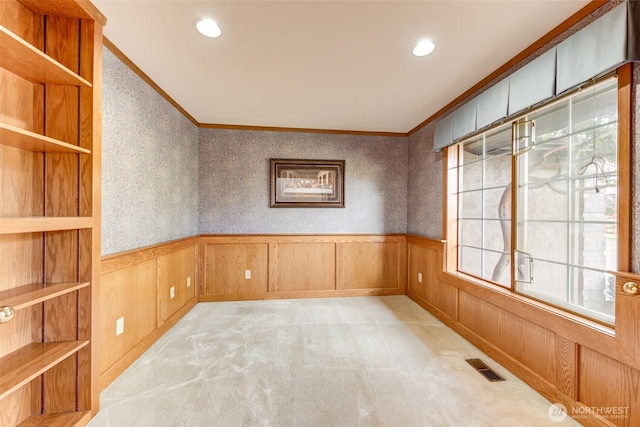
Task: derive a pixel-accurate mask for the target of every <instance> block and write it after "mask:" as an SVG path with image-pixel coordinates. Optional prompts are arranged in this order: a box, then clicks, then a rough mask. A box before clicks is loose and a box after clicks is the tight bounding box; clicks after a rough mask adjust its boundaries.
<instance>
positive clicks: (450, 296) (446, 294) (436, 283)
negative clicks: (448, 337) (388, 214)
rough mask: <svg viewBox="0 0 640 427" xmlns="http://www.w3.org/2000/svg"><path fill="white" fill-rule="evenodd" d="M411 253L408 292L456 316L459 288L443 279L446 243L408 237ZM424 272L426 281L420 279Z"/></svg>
mask: <svg viewBox="0 0 640 427" xmlns="http://www.w3.org/2000/svg"><path fill="white" fill-rule="evenodd" d="M407 252H408V253H409V278H408V284H409V285H408V286H409V288H408V292H407V293H408V294H409V295H411V296H412V297H414V298H419V299H421V301H422V302H423V303H426V304H429V305H430V306H432V307H433V308H434V309H436V310H438V311H439V312H440V313H442V314H443V315H446V316H448V317H451V318H453V319H455V317H456V314H457V289H456V288H453V287H451V286H448V285H446V284H444V283H442V282H441V281H440V279H439V276H440V273H441V271H442V265H443V260H442V256H443V244H442V243H441V242H435V241H432V242H430V243H429V242H426V241H424V240H422V239H416V238H414V237H412V236H408V237H407ZM418 274H422V283H420V282H419V281H418Z"/></svg>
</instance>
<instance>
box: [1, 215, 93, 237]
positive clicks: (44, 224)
mask: <svg viewBox="0 0 640 427" xmlns="http://www.w3.org/2000/svg"><path fill="white" fill-rule="evenodd" d="M92 227H93V218H92V217H89V216H77V217H75V216H74V217H50V216H48V217H47V216H35V217H13V218H0V234H17V233H38V232H41V231H65V230H80V229H85V228H92Z"/></svg>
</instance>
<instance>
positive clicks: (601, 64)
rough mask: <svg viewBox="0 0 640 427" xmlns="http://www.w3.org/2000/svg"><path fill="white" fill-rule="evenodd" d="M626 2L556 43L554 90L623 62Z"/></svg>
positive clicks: (625, 35)
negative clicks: (556, 68)
mask: <svg viewBox="0 0 640 427" xmlns="http://www.w3.org/2000/svg"><path fill="white" fill-rule="evenodd" d="M633 3H636V4H637V2H633ZM626 6H627V3H625V4H622V5H620V6H618V7H616V8H615V9H613V10H612V11H611V12H609V13H607V14H606V15H604V16H603V17H601V18H599V19H597V20H596V21H594V22H592V23H591V24H589V25H587V26H586V27H584V28H583V29H581V30H580V31H578V32H577V33H575V34H574V35H572V36H571V37H569V38H567V39H566V40H565V41H563V42H562V43H560V44H559V45H558V70H557V93H562V92H564V91H566V90H568V89H571V88H573V87H576V86H579V85H580V84H582V83H584V82H585V81H587V80H589V79H591V78H593V77H595V76H597V75H599V74H601V73H603V72H605V71H607V70H610V69H611V68H613V67H615V66H617V65H619V64H622V63H624V62H625V60H626V59H627V44H626V42H627V31H626V30H627V9H626ZM634 6H635V5H634Z"/></svg>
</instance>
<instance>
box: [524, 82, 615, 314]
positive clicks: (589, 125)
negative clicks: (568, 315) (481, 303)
mask: <svg viewBox="0 0 640 427" xmlns="http://www.w3.org/2000/svg"><path fill="white" fill-rule="evenodd" d="M616 96H617V84H616V80H615V79H612V80H609V81H607V82H605V83H602V84H599V85H596V86H593V87H592V88H590V89H588V90H583V91H581V92H580V93H578V94H577V95H575V96H573V97H571V98H569V99H567V100H566V101H564V102H562V103H560V104H556V105H553V106H551V107H547V108H543V109H542V110H540V111H538V112H535V113H533V114H531V115H530V116H529V117H528V119H530V120H532V121H533V122H534V124H535V129H536V138H535V149H533V150H530V151H527V152H523V153H521V154H518V155H517V157H516V158H517V162H516V164H517V169H518V174H517V177H518V181H519V182H518V187H517V193H518V197H517V201H518V212H517V215H518V227H517V239H516V249H517V250H518V251H521V253H523V254H524V255H523V256H522V262H519V263H518V265H516V267H515V268H516V271H515V276H516V290H517V291H519V292H521V293H523V294H527V295H530V296H532V297H534V298H537V299H541V300H544V301H549V302H551V303H553V304H554V305H558V306H560V307H563V308H567V309H569V310H571V311H574V312H577V313H581V314H584V315H587V316H589V317H592V318H596V319H598V320H601V321H604V322H607V323H613V319H614V312H613V310H614V304H613V288H612V283H611V279H610V278H609V277H608V275H607V273H606V270H607V269H615V266H616V263H617V259H616V233H617V212H616V209H617V195H616V188H617V187H616V183H617V172H616V171H617V165H616V158H617V155H616V147H617V123H616V115H617V100H616ZM541 122H543V123H544V124H543V125H542V126H540V123H541ZM541 127H542V129H543V131H542V132H540V128H541ZM561 135H568V136H561ZM522 264H529V266H528V267H529V268H531V269H532V274H531V275H528V274H523V272H522V271H520V270H519V269H522V268H523V267H522Z"/></svg>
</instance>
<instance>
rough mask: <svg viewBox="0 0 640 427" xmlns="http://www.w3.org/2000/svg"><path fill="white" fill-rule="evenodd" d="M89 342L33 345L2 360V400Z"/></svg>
mask: <svg viewBox="0 0 640 427" xmlns="http://www.w3.org/2000/svg"><path fill="white" fill-rule="evenodd" d="M87 344H89V341H62V342H45V343H32V344H29V345H26V346H24V347H22V348H21V349H19V350H16V351H14V352H13V353H9V354H8V355H6V356H4V357H3V358H1V359H0V372H2V375H0V400H2V399H4V398H5V397H6V396H8V395H9V394H11V393H13V392H14V391H15V390H17V389H18V388H20V387H22V386H23V385H25V384H26V383H28V382H29V381H31V380H32V379H34V378H36V377H38V375H40V374H42V373H44V372H45V371H47V370H49V369H50V368H52V367H53V366H55V365H57V364H58V363H60V362H62V361H63V360H64V359H66V358H67V357H69V356H71V355H72V354H73V353H75V352H76V351H78V350H80V349H81V348H83V347H84V346H86V345H87Z"/></svg>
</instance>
